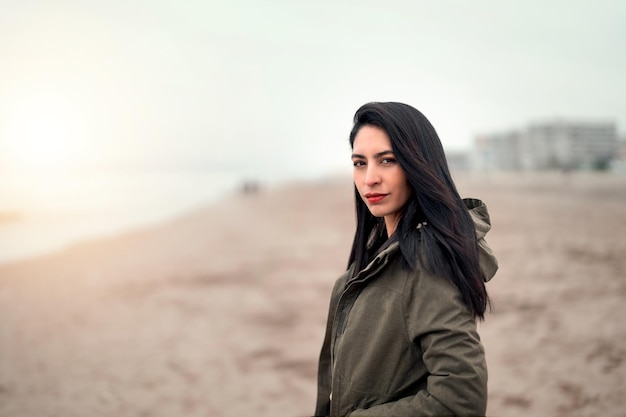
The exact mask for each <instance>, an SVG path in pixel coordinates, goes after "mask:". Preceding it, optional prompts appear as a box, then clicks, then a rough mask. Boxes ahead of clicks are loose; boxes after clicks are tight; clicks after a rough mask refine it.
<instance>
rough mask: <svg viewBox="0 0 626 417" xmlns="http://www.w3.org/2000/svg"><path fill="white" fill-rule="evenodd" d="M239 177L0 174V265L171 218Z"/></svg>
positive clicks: (206, 200) (200, 203)
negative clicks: (35, 175) (36, 175)
mask: <svg viewBox="0 0 626 417" xmlns="http://www.w3.org/2000/svg"><path fill="white" fill-rule="evenodd" d="M243 180H244V179H243V178H241V175H235V174H232V173H227V172H158V173H155V172H150V173H132V174H128V173H126V174H117V173H116V174H111V173H106V174H90V175H74V176H70V175H65V176H48V177H41V176H39V177H37V178H35V177H27V176H21V177H9V176H0V264H1V263H7V262H11V261H16V260H20V259H26V258H30V257H33V256H37V255H43V254H46V253H50V252H54V251H57V250H60V249H63V248H64V247H67V246H68V245H72V244H75V243H78V242H80V241H84V240H90V239H94V238H97V237H101V236H109V235H113V234H116V233H119V232H121V231H124V230H129V229H132V228H136V227H140V226H144V225H149V224H154V223H158V222H161V221H164V220H167V219H169V218H173V217H176V216H178V215H180V214H183V213H185V212H186V211H189V210H193V209H194V208H197V207H200V206H203V205H206V204H210V203H212V202H215V200H216V199H217V198H219V197H220V196H223V195H225V193H227V192H229V191H231V190H234V189H235V188H237V187H239V186H240V184H241V183H242V181H243Z"/></svg>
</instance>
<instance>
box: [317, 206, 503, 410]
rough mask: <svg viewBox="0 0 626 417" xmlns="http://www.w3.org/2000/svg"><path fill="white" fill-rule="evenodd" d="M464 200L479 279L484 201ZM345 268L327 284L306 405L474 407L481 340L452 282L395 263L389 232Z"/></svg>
mask: <svg viewBox="0 0 626 417" xmlns="http://www.w3.org/2000/svg"><path fill="white" fill-rule="evenodd" d="M464 201H465V203H466V205H467V206H468V209H470V214H471V216H472V218H473V220H474V223H475V227H476V235H477V238H478V243H479V252H480V264H481V268H482V270H483V274H484V279H485V281H487V280H489V279H490V278H491V277H492V276H493V275H494V274H495V272H496V270H497V267H498V265H497V262H496V259H495V257H494V256H493V254H492V252H491V250H490V249H489V247H488V246H487V244H486V243H485V240H484V236H485V233H486V232H487V231H488V230H489V229H490V227H491V226H490V223H489V215H488V213H487V208H486V206H485V205H484V204H483V203H482V202H481V201H480V200H474V199H466V200H464ZM426 227H428V226H426ZM350 276H351V270H349V271H346V273H344V274H343V275H342V276H341V277H340V278H339V279H338V280H337V282H336V283H335V287H334V289H333V293H332V297H331V303H330V310H329V314H328V323H327V329H326V337H325V340H324V344H323V346H322V352H321V355H320V361H319V370H318V398H317V405H316V410H315V415H316V416H329V415H330V416H345V415H352V416H411V417H415V416H447V415H460V416H484V415H485V410H486V406H487V368H486V364H485V355H484V350H483V346H482V344H481V342H480V338H479V336H478V333H477V332H476V321H475V319H474V318H473V317H472V315H471V313H470V312H469V310H468V309H467V307H466V306H465V304H464V303H463V301H462V299H461V295H460V293H459V291H458V289H457V287H456V286H455V285H454V284H452V283H451V282H450V281H449V280H447V279H443V278H441V277H438V276H432V275H429V274H428V273H426V272H425V271H424V270H423V269H421V268H419V267H418V268H416V269H415V270H408V269H406V268H403V267H402V265H401V256H400V251H399V247H398V243H397V242H396V243H393V244H392V245H391V246H389V247H388V248H387V249H386V250H384V251H382V252H381V253H380V254H379V255H378V256H376V258H375V259H374V260H372V262H371V263H370V264H369V265H368V266H367V267H366V268H364V269H363V270H362V271H361V272H360V273H359V274H358V275H357V276H356V277H355V278H354V279H351V280H348V277H350ZM331 393H332V394H331Z"/></svg>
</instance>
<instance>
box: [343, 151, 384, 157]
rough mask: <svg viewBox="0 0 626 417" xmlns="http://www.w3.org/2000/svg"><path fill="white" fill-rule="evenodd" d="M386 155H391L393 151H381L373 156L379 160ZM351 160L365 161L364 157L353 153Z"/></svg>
mask: <svg viewBox="0 0 626 417" xmlns="http://www.w3.org/2000/svg"><path fill="white" fill-rule="evenodd" d="M388 153H390V154H392V155H393V151H382V152H378V153H377V154H375V155H374V158H380V157H381V156H383V155H387V154H388ZM352 158H362V159H366V158H365V155H361V154H359V153H353V154H352Z"/></svg>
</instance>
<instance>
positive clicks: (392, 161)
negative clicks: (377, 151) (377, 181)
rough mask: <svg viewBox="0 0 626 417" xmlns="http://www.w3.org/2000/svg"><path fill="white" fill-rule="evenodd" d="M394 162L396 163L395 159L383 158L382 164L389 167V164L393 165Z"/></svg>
mask: <svg viewBox="0 0 626 417" xmlns="http://www.w3.org/2000/svg"><path fill="white" fill-rule="evenodd" d="M394 162H396V160H395V159H393V158H383V159H382V160H381V161H380V163H381V164H384V165H389V164H393V163H394Z"/></svg>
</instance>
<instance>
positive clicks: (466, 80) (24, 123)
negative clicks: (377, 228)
mask: <svg viewBox="0 0 626 417" xmlns="http://www.w3.org/2000/svg"><path fill="white" fill-rule="evenodd" d="M625 28H626V2H623V1H617V0H615V1H613V0H597V1H593V2H590V1H576V0H574V1H572V0H569V1H564V0H547V1H541V2H539V1H525V2H521V1H509V0H503V1H486V0H476V1H472V2H468V1H462V0H456V1H453V0H441V1H419V0H413V1H409V0H388V1H385V2H382V1H371V0H360V1H356V0H335V1H330V0H318V1H315V2H313V1H306V2H305V1H287V0H232V1H210V0H209V1H206V0H205V1H179V0H152V1H128V0H109V1H106V2H102V1H90V0H80V1H78V0H64V1H55V0H46V1H29V0H24V1H19V2H18V1H14V2H11V1H2V2H0V174H5V175H6V174H9V175H26V174H29V175H30V174H33V173H34V174H38V175H41V176H45V175H49V173H50V172H57V171H64V172H65V171H67V172H78V173H80V172H87V171H89V170H103V171H105V172H106V171H116V172H118V171H125V170H128V171H150V170H202V171H207V170H208V171H211V170H216V171H220V170H222V171H233V172H245V173H247V174H250V175H254V174H255V173H258V174H260V173H267V172H271V173H275V174H281V175H293V176H298V175H324V174H328V173H334V172H350V169H351V164H350V150H349V145H348V141H347V136H348V133H349V130H350V127H351V123H352V117H353V115H354V112H355V111H356V110H357V108H358V107H359V106H360V105H362V104H364V103H366V102H370V101H402V102H406V103H408V104H411V105H413V106H414V107H416V108H418V109H419V110H421V111H422V112H423V113H424V114H425V115H426V117H428V118H429V120H430V121H431V122H432V123H433V125H434V126H435V128H436V129H437V131H438V133H439V135H440V138H441V140H442V143H443V144H444V147H445V148H446V149H448V150H467V149H469V148H471V146H472V144H473V140H474V137H475V136H476V135H478V134H480V133H489V132H494V131H502V130H509V129H515V128H520V127H523V126H525V125H527V124H528V123H529V122H533V121H541V120H548V119H552V118H555V117H560V118H573V119H581V118H582V119H585V120H601V121H607V120H608V121H614V122H615V123H616V124H617V128H618V132H620V134H621V135H622V136H623V135H624V132H625V131H626V106H625V105H624V100H625V99H626V77H624V74H626V53H624V50H626V49H625V46H626V29H625Z"/></svg>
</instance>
